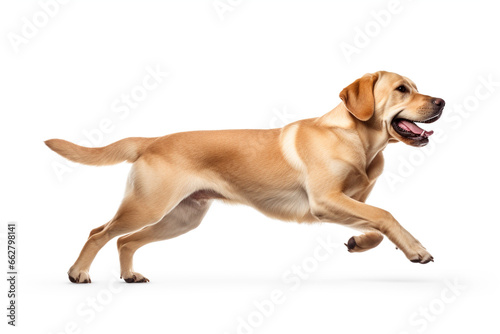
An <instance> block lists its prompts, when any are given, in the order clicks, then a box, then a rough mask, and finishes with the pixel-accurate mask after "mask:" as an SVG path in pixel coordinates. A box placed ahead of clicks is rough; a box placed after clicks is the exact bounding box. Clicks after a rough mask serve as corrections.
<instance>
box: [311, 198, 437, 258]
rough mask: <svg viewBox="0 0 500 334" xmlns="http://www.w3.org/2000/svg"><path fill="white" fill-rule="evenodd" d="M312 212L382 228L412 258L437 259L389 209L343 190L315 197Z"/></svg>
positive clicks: (342, 221) (359, 225) (356, 225)
mask: <svg viewBox="0 0 500 334" xmlns="http://www.w3.org/2000/svg"><path fill="white" fill-rule="evenodd" d="M311 213H312V214H313V215H314V216H315V217H316V218H317V219H318V220H320V221H324V222H333V223H340V224H343V225H347V226H350V227H353V228H356V229H360V230H376V231H379V232H381V233H382V234H384V235H385V236H387V238H389V240H391V241H392V242H393V243H394V244H395V245H396V246H397V247H398V248H399V249H401V250H402V251H403V253H404V254H405V255H406V257H407V258H408V259H409V260H410V261H412V262H417V263H428V262H429V261H433V257H432V256H431V254H429V252H428V251H427V250H426V249H425V248H424V247H423V246H422V245H421V244H420V242H419V241H418V240H417V239H415V238H414V237H413V236H412V235H411V234H410V233H409V232H408V231H407V230H405V229H404V228H403V226H401V225H400V224H399V223H398V221H397V220H396V219H394V217H393V216H392V215H391V214H390V213H389V212H387V211H385V210H382V209H379V208H377V207H374V206H371V205H368V204H365V203H362V202H358V201H356V200H354V199H352V198H350V197H348V196H346V195H345V194H344V193H342V192H335V193H331V194H329V195H326V196H321V197H319V198H312V199H311Z"/></svg>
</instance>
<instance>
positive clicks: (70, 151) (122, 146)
mask: <svg viewBox="0 0 500 334" xmlns="http://www.w3.org/2000/svg"><path fill="white" fill-rule="evenodd" d="M156 139H157V138H141V137H131V138H125V139H122V140H119V141H117V142H115V143H113V144H110V145H108V146H104V147H83V146H80V145H76V144H73V143H70V142H69V141H66V140H62V139H49V140H46V141H45V144H46V145H47V146H48V147H49V148H50V149H51V150H52V151H54V152H56V153H58V154H59V155H61V156H63V157H65V158H66V159H68V160H71V161H74V162H78V163H81V164H85V165H93V166H106V165H114V164H117V163H120V162H123V161H127V162H134V161H136V160H137V159H139V157H140V156H141V155H142V153H144V151H145V150H146V148H147V147H148V146H149V145H150V144H151V143H152V142H153V141H155V140H156Z"/></svg>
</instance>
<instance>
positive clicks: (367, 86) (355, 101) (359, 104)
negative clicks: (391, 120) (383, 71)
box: [339, 74, 378, 121]
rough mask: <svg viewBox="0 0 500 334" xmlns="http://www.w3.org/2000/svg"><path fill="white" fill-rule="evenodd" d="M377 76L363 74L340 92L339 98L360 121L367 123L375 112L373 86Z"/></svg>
mask: <svg viewBox="0 0 500 334" xmlns="http://www.w3.org/2000/svg"><path fill="white" fill-rule="evenodd" d="M377 79H378V75H377V74H365V75H364V76H363V77H361V78H360V79H357V80H356V81H354V82H353V83H352V84H350V85H349V86H347V87H346V88H344V89H343V90H342V91H341V92H340V95H339V96H340V98H341V99H342V101H343V102H344V105H345V107H346V108H347V110H349V112H350V113H351V114H353V115H354V117H356V118H357V119H359V120H360V121H367V120H369V119H370V118H371V117H372V116H373V112H374V111H375V99H374V97H373V86H374V85H375V82H377Z"/></svg>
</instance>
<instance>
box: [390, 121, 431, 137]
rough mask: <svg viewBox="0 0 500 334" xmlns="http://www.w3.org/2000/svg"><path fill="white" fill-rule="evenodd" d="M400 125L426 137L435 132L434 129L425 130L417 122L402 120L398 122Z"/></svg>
mask: <svg viewBox="0 0 500 334" xmlns="http://www.w3.org/2000/svg"><path fill="white" fill-rule="evenodd" d="M398 125H399V127H400V128H402V129H404V130H406V131H410V132H413V133H414V134H416V135H421V136H424V137H429V136H430V135H432V134H433V133H434V131H432V130H431V131H425V130H424V129H421V128H420V127H419V126H418V125H417V124H415V123H413V122H409V121H405V120H400V121H399V123H398Z"/></svg>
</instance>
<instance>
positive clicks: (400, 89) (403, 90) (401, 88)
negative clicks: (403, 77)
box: [396, 85, 406, 93]
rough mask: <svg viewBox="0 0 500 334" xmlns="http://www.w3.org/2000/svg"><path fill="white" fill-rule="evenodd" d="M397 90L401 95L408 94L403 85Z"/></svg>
mask: <svg viewBox="0 0 500 334" xmlns="http://www.w3.org/2000/svg"><path fill="white" fill-rule="evenodd" d="M396 90H399V91H400V92H401V93H406V87H405V86H403V85H401V86H399V87H398V88H396Z"/></svg>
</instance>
